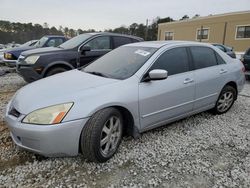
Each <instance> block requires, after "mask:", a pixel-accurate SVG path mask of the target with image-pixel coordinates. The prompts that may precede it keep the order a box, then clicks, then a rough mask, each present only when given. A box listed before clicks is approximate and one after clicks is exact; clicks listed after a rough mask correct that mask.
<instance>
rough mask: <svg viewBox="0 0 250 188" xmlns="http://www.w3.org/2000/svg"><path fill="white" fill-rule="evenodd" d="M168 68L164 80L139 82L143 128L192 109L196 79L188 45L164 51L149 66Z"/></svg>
mask: <svg viewBox="0 0 250 188" xmlns="http://www.w3.org/2000/svg"><path fill="white" fill-rule="evenodd" d="M154 69H164V70H166V71H168V75H169V76H168V78H167V79H165V80H158V81H150V82H141V83H140V84H139V110H140V116H141V118H140V121H141V125H142V129H148V128H149V127H153V126H154V125H155V124H158V123H161V122H164V121H166V120H168V119H171V118H175V117H178V116H181V115H184V114H186V113H188V112H190V111H192V109H193V100H194V91H195V82H194V73H193V71H191V69H190V66H189V57H188V53H187V49H186V48H185V47H178V48H174V49H170V50H167V51H166V52H164V53H163V54H162V55H161V56H160V57H159V58H158V59H157V60H156V61H155V62H154V64H153V65H152V66H151V68H150V69H149V71H150V70H154Z"/></svg>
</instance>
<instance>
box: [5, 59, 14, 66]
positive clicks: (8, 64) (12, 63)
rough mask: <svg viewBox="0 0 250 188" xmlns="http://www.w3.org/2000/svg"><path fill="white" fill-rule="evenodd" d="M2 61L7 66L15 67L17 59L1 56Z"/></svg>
mask: <svg viewBox="0 0 250 188" xmlns="http://www.w3.org/2000/svg"><path fill="white" fill-rule="evenodd" d="M3 62H4V64H5V65H6V66H8V67H15V66H16V63H17V60H8V59H5V58H3Z"/></svg>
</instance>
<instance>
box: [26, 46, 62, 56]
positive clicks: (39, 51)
mask: <svg viewBox="0 0 250 188" xmlns="http://www.w3.org/2000/svg"><path fill="white" fill-rule="evenodd" d="M61 50H62V49H61V48H56V47H45V48H37V49H33V50H28V51H25V52H23V53H22V56H29V55H33V54H43V53H48V52H50V53H51V52H58V51H61Z"/></svg>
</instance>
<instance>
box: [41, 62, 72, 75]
mask: <svg viewBox="0 0 250 188" xmlns="http://www.w3.org/2000/svg"><path fill="white" fill-rule="evenodd" d="M55 65H58V66H60V65H64V66H67V67H69V68H71V69H75V67H74V66H72V65H71V64H70V63H68V62H66V61H54V62H52V63H50V64H49V65H48V66H47V67H45V69H44V70H43V72H42V74H41V75H42V77H44V75H45V73H46V72H47V70H48V69H49V68H51V67H53V66H55Z"/></svg>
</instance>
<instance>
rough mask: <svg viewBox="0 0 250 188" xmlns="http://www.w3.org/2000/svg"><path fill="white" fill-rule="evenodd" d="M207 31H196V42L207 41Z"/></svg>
mask: <svg viewBox="0 0 250 188" xmlns="http://www.w3.org/2000/svg"><path fill="white" fill-rule="evenodd" d="M208 34H209V29H198V30H197V36H196V38H197V40H202V39H204V40H208Z"/></svg>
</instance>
